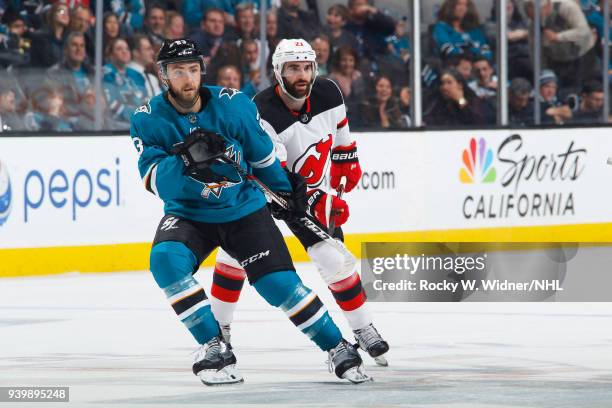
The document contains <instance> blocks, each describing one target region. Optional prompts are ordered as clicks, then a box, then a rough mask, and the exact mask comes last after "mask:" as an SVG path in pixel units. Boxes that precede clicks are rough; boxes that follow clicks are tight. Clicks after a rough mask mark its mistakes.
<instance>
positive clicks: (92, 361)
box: [0, 264, 612, 408]
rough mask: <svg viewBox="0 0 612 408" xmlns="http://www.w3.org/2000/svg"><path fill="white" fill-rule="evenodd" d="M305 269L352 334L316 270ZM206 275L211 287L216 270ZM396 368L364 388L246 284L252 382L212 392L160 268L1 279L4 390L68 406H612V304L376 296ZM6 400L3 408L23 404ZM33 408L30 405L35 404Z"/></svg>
mask: <svg viewBox="0 0 612 408" xmlns="http://www.w3.org/2000/svg"><path fill="white" fill-rule="evenodd" d="M298 270H299V273H300V275H301V276H302V278H303V280H304V281H305V283H306V284H307V285H309V286H310V287H312V288H313V289H315V290H316V291H317V292H318V293H319V295H320V296H321V298H322V300H323V301H324V302H325V303H326V304H327V306H328V307H329V308H330V310H331V313H332V316H333V318H334V320H335V321H336V322H337V323H338V324H339V325H340V327H341V329H342V330H343V333H345V336H346V337H349V336H350V331H349V329H348V327H347V325H346V322H345V321H344V319H343V318H342V315H341V313H340V312H339V309H338V308H337V306H336V305H335V303H334V302H333V300H332V298H331V295H330V294H329V292H328V291H327V289H326V288H325V287H324V285H323V283H322V282H321V280H320V278H319V277H318V274H317V273H316V270H315V268H314V267H313V266H312V265H311V264H300V265H298ZM196 277H198V279H199V280H200V281H201V282H203V284H204V286H205V288H207V290H208V288H209V287H210V280H211V271H210V269H205V270H202V271H201V272H199V273H198V274H197V275H196ZM370 307H371V309H372V311H373V312H374V316H375V323H376V325H377V326H378V328H379V330H380V332H381V333H382V334H383V336H384V337H385V338H386V339H387V340H388V341H389V343H390V345H391V351H390V352H389V355H388V358H389V361H390V366H389V367H388V368H378V367H375V366H374V364H373V361H372V360H371V359H369V358H367V357H365V360H366V364H367V369H368V371H369V373H370V374H371V375H372V376H373V377H374V378H375V381H374V382H372V383H368V384H362V385H357V386H356V385H351V384H348V383H345V382H342V381H340V380H338V379H337V378H335V376H333V375H332V374H330V373H328V372H327V371H326V366H325V364H324V361H325V359H326V354H325V353H323V352H322V351H320V350H318V349H317V348H316V347H315V346H314V344H312V343H310V341H309V340H307V339H306V338H305V337H304V336H303V335H302V334H301V333H299V332H298V331H297V330H296V329H295V327H294V326H293V325H292V324H291V323H290V322H289V321H288V320H287V318H286V317H285V315H284V314H283V313H282V312H280V311H278V310H275V309H273V308H271V307H270V306H268V305H267V304H266V303H265V302H263V300H262V299H260V298H259V297H258V295H257V293H256V292H255V291H254V290H253V289H252V288H250V287H247V288H246V289H245V290H244V292H243V294H242V298H241V301H240V304H239V307H238V311H237V314H236V321H235V323H234V325H233V328H232V329H233V332H232V343H233V345H234V347H235V351H236V354H237V357H238V362H239V367H240V368H241V370H242V372H243V374H244V376H245V383H244V384H241V385H233V386H223V387H206V386H204V385H202V384H201V383H200V382H199V380H198V379H197V377H195V376H194V375H193V374H192V373H191V364H192V357H191V355H190V353H191V352H192V351H193V350H194V349H195V344H194V341H193V339H192V338H191V336H190V335H189V334H188V332H187V330H186V329H185V328H184V327H183V326H182V325H181V323H180V322H179V321H178V320H177V318H176V315H175V314H174V312H173V311H172V310H171V308H170V307H169V305H168V304H167V302H166V300H165V298H164V296H163V293H162V292H161V290H160V289H159V288H158V287H157V286H156V284H155V282H154V281H153V278H152V277H151V276H150V273H148V272H131V273H107V274H90V275H79V274H70V275H63V276H50V277H38V278H20V279H3V280H0V386H69V387H70V402H69V403H64V404H61V403H48V404H45V405H44V406H49V407H52V406H66V407H71V408H72V407H111V406H112V407H139V408H144V407H183V406H185V407H187V406H197V407H220V406H224V407H249V408H256V407H344V406H346V407H355V408H360V407H427V408H437V407H449V408H459V407H462V408H463V407H476V408H480V407H487V408H490V407H514V408H518V407H533V408H536V407H537V408H548V407H550V408H552V407H555V408H565V407H567V408H579V407H588V408H610V407H612V303H387V304H381V303H371V304H370ZM26 405H28V404H25V405H24V403H15V404H11V403H0V408H4V407H9V406H15V407H24V406H26ZM28 406H29V405H28Z"/></svg>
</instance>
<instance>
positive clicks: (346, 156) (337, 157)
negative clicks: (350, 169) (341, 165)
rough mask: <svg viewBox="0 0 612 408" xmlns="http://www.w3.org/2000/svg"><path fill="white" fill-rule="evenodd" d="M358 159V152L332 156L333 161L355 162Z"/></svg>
mask: <svg viewBox="0 0 612 408" xmlns="http://www.w3.org/2000/svg"><path fill="white" fill-rule="evenodd" d="M356 158H357V152H348V153H333V154H332V160H333V161H343V160H353V159H356Z"/></svg>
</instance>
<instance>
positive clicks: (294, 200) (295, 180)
mask: <svg viewBox="0 0 612 408" xmlns="http://www.w3.org/2000/svg"><path fill="white" fill-rule="evenodd" d="M285 171H286V172H287V178H288V179H289V182H290V183H291V188H292V189H293V191H292V192H290V193H289V192H286V191H276V194H277V195H278V196H280V197H281V198H283V199H284V200H285V201H287V203H288V204H289V209H285V208H283V207H281V206H280V205H278V204H277V203H275V202H274V201H272V203H271V204H270V209H271V211H272V215H273V216H274V218H276V219H279V220H283V221H285V222H290V221H294V220H296V219H298V218H300V217H301V216H303V215H304V214H305V213H306V207H307V201H308V195H306V180H304V177H302V176H300V175H299V174H298V173H292V172H290V171H288V170H287V169H285Z"/></svg>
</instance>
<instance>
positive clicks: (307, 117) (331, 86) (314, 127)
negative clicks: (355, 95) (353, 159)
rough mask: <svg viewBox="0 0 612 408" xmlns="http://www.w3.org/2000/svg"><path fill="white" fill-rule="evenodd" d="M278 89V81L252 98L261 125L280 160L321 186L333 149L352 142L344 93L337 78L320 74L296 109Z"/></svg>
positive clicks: (310, 183)
mask: <svg viewBox="0 0 612 408" xmlns="http://www.w3.org/2000/svg"><path fill="white" fill-rule="evenodd" d="M279 92H281V90H280V88H279V86H278V85H275V86H271V87H269V88H267V89H264V90H263V91H261V92H260V93H258V94H257V95H255V97H254V98H253V101H254V102H255V104H256V105H257V109H258V110H259V114H260V115H261V123H262V126H263V127H264V129H265V130H266V132H268V134H269V135H270V137H271V138H272V141H273V142H274V144H275V146H276V156H277V157H278V159H279V160H280V161H281V163H284V164H285V165H286V166H287V168H288V169H289V170H291V171H293V172H296V173H300V174H301V175H302V176H303V177H304V178H305V179H306V182H307V183H308V186H309V187H311V188H314V187H318V186H319V185H320V184H321V182H322V181H323V176H325V174H327V171H328V167H329V163H330V156H331V149H332V148H334V147H336V146H344V145H350V144H351V143H352V142H353V139H352V138H351V135H350V132H349V126H348V119H347V118H346V107H345V106H344V100H343V98H342V93H341V92H340V89H339V88H338V86H337V85H336V84H335V83H334V82H332V81H330V80H329V79H325V78H317V79H316V80H315V83H314V84H313V86H312V92H311V93H310V97H308V98H307V99H306V102H305V103H304V106H303V107H302V110H301V111H299V112H295V111H292V110H290V109H289V108H287V106H286V105H285V104H284V103H283V101H282V100H281V98H280V96H279Z"/></svg>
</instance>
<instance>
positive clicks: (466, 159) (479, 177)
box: [459, 137, 497, 184]
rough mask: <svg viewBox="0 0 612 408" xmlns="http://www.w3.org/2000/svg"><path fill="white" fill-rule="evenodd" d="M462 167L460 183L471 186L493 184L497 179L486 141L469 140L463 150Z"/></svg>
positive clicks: (491, 152)
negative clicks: (468, 143)
mask: <svg viewBox="0 0 612 408" xmlns="http://www.w3.org/2000/svg"><path fill="white" fill-rule="evenodd" d="M462 159H463V167H461V170H460V171H459V179H460V180H461V182H462V183H466V184H471V183H476V182H481V183H493V182H494V181H495V179H496V178H497V172H496V171H495V167H493V150H492V149H491V148H490V147H489V148H487V141H486V140H485V139H484V138H482V137H481V138H480V139H479V140H478V142H476V139H475V138H471V139H470V146H469V148H467V149H463V156H462Z"/></svg>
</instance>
